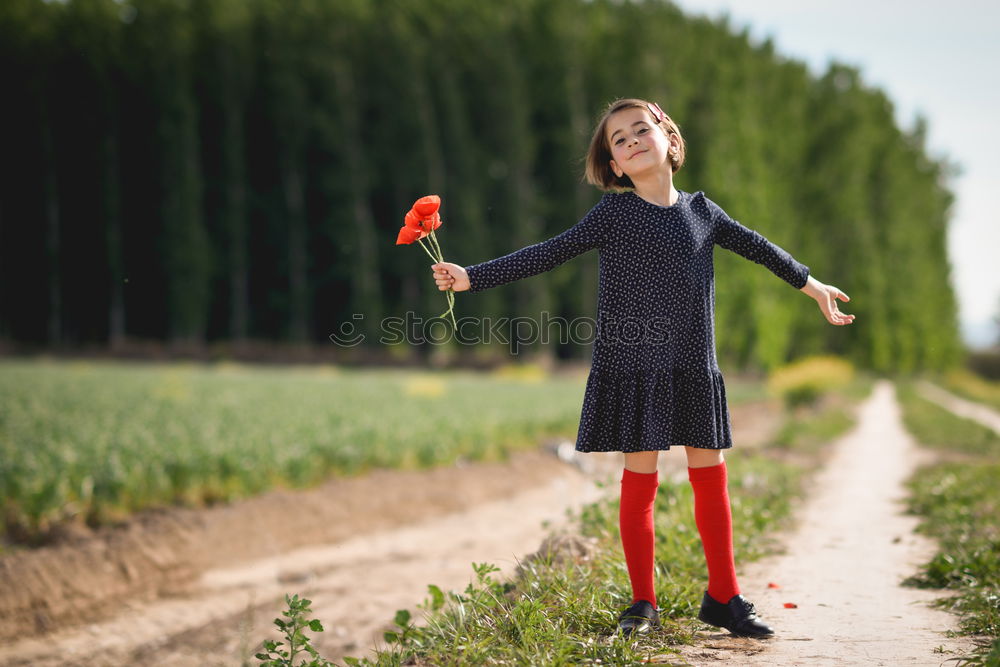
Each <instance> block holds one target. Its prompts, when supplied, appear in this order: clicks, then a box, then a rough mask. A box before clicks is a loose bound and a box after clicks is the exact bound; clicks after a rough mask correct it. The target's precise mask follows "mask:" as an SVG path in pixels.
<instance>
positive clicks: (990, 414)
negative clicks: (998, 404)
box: [919, 382, 1000, 433]
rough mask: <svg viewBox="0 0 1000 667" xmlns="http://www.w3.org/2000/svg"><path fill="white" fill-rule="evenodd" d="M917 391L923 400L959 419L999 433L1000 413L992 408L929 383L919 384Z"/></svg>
mask: <svg viewBox="0 0 1000 667" xmlns="http://www.w3.org/2000/svg"><path fill="white" fill-rule="evenodd" d="M919 390H920V393H921V394H923V396H924V398H926V399H928V400H930V401H934V402H935V403H937V404H938V405H940V406H942V407H944V408H946V409H948V410H950V411H951V412H954V413H955V414H956V415H958V416H959V417H965V418H966V419H971V420H972V421H975V422H978V423H980V424H982V425H983V426H985V427H986V428H991V429H993V430H994V431H996V432H997V433H1000V413H998V412H997V411H996V410H994V409H993V408H991V407H989V406H987V405H983V404H982V403H975V402H973V401H968V400H966V399H964V398H960V397H958V396H956V395H955V394H952V393H951V392H948V391H945V390H944V389H942V388H941V387H939V386H937V385H936V384H931V383H930V382H921V383H920V385H919Z"/></svg>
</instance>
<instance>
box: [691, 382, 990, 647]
mask: <svg viewBox="0 0 1000 667" xmlns="http://www.w3.org/2000/svg"><path fill="white" fill-rule="evenodd" d="M832 447H833V448H834V452H833V453H832V456H831V457H830V459H829V461H828V463H827V464H826V466H825V468H824V469H823V470H822V471H820V472H819V473H818V474H817V475H816V477H815V478H814V479H813V481H812V482H811V486H812V493H811V494H810V495H809V497H808V498H807V499H806V500H805V502H804V504H803V505H802V506H801V507H800V508H799V510H798V512H797V513H796V520H797V521H796V525H797V528H796V529H795V530H794V531H793V532H792V533H791V534H790V535H788V536H787V538H786V539H785V540H784V544H785V551H784V553H783V554H781V555H778V556H774V557H770V558H767V559H764V560H762V561H759V562H757V563H753V564H750V565H748V566H747V567H746V568H743V571H742V572H741V573H740V574H741V576H740V581H741V584H742V587H743V593H744V594H745V595H746V596H747V598H749V599H750V600H751V601H753V602H755V603H756V606H757V610H758V612H759V613H760V615H761V617H762V618H764V619H765V620H766V621H768V622H769V623H770V624H771V625H772V627H774V628H775V632H776V636H775V637H773V638H772V639H770V640H765V641H761V640H753V639H739V638H734V637H732V636H731V635H729V634H728V633H726V632H721V633H720V632H703V633H701V637H702V641H701V642H700V644H699V645H697V646H693V647H687V648H685V649H684V656H685V657H686V658H687V659H688V660H691V661H692V662H693V663H694V664H699V665H700V664H705V663H710V662H713V661H717V660H723V661H727V662H731V663H734V664H740V665H774V664H779V665H810V666H817V665H893V666H895V665H939V664H942V663H944V661H945V660H947V659H948V658H951V657H955V656H959V655H966V654H968V653H969V652H971V650H972V649H973V644H972V641H971V639H969V638H967V637H956V638H948V637H946V636H945V632H946V631H947V630H949V629H956V628H957V622H956V618H955V617H954V616H952V615H951V614H949V613H947V612H945V611H940V610H936V609H931V608H930V607H929V606H928V603H929V602H930V601H932V600H934V599H936V598H939V597H945V596H947V595H948V594H947V593H945V592H939V591H930V590H921V589H915V588H908V587H903V586H901V585H900V583H901V582H902V580H903V579H905V578H906V577H907V576H910V575H912V574H915V573H916V572H917V570H918V567H919V566H920V565H921V564H922V563H924V562H926V561H927V560H929V559H930V558H931V557H932V556H933V555H934V553H935V551H936V546H935V543H934V542H933V541H932V540H930V539H929V538H926V537H924V536H921V535H918V534H916V533H914V529H915V528H916V526H917V524H918V518H917V517H914V516H907V515H904V514H902V511H903V504H902V501H903V500H904V499H905V496H906V490H905V487H904V482H905V481H906V480H907V479H908V478H909V477H910V475H911V474H912V473H913V471H914V470H915V469H916V467H917V466H918V465H919V464H920V463H922V462H924V461H929V460H932V455H931V454H930V453H928V452H927V451H925V450H920V449H918V447H917V444H916V442H915V441H914V440H913V438H912V437H911V436H910V434H909V433H907V432H906V430H905V429H904V427H903V423H902V419H901V410H900V406H899V404H898V402H897V401H896V398H895V395H894V388H893V385H892V384H891V383H890V382H889V381H888V380H879V381H878V382H877V383H876V385H875V388H874V391H873V393H872V395H871V397H870V398H869V399H868V400H867V401H866V402H865V403H864V404H862V405H861V406H860V408H859V410H858V423H857V424H856V426H855V428H854V429H852V430H851V431H850V432H849V433H847V434H846V435H844V436H842V437H841V438H839V439H838V440H837V441H835V442H834V443H833V444H832ZM769 582H775V583H777V584H779V585H780V586H781V588H780V589H773V588H768V583H769ZM786 602H789V603H794V604H797V605H798V607H797V608H785V607H784V603H786Z"/></svg>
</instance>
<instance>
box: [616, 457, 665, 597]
mask: <svg viewBox="0 0 1000 667" xmlns="http://www.w3.org/2000/svg"><path fill="white" fill-rule="evenodd" d="M658 457H659V452H656V451H652V452H630V453H626V454H625V469H624V470H623V471H622V487H621V488H622V491H621V494H622V495H621V504H620V506H619V510H618V522H619V528H620V530H621V536H622V548H623V549H624V551H625V564H626V565H627V566H628V575H629V580H630V581H631V582H632V603H633V604H634V603H636V602H638V601H639V600H646V601H647V602H649V603H650V604H652V605H653V607H656V594H655V593H654V588H653V543H654V539H653V538H654V534H653V502H654V501H655V500H656V489H657V487H658V486H659V481H660V480H659V474H658V473H657V471H656V462H657V459H658Z"/></svg>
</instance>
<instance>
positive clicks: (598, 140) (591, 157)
mask: <svg viewBox="0 0 1000 667" xmlns="http://www.w3.org/2000/svg"><path fill="white" fill-rule="evenodd" d="M651 104H652V102H647V101H646V100H640V99H638V98H634V97H629V98H626V99H620V100H615V101H614V102H612V103H611V104H609V105H608V108H607V109H606V110H605V111H604V115H603V116H601V120H599V121H598V122H597V127H596V128H595V129H594V136H593V137H591V139H590V148H589V149H588V150H587V171H586V173H585V174H584V177H585V178H586V180H587V182H588V183H591V184H593V185H596V186H597V187H599V188H600V189H602V190H614V189H620V188H634V187H635V184H634V183H632V179H631V178H629V177H628V176H626V175H624V174H622V175H621V176H620V177H619V176H616V175H615V172H613V171H612V170H611V164H610V163H611V147H610V146H609V145H608V138H607V136H605V135H606V134H607V131H608V119H609V118H611V115H612V114H614V113H617V112H619V111H622V110H623V109H633V108H635V109H645V110H646V111H648V112H650V115H651V116H653V122H654V123H655V124H656V125H657V126H658V127H659V128H660V129H661V130H662V131H663V134H665V135H667V136H668V137H669V136H670V135H671V134H676V135H677V138H678V139H679V140H680V143H681V145H680V148H679V149H678V151H677V159H676V160H673V161H672V162H671V165H670V166H671V169H672V170H673V173H675V174H676V173H677V171H678V170H679V169H680V168H681V165H683V164H684V153H685V146H684V137H682V136H681V130H680V128H679V127H677V123H675V122H674V121H673V120H672V119H671V118H670V116H668V115H667V114H663V120H657V119H656V116H655V114H653V113H652V111H650V105H651ZM656 108H657V109H658V108H659V107H656Z"/></svg>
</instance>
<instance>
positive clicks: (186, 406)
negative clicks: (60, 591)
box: [0, 360, 584, 541]
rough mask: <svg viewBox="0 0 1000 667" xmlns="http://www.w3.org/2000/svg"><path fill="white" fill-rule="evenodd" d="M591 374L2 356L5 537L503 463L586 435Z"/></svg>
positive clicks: (0, 492) (0, 488) (0, 494)
mask: <svg viewBox="0 0 1000 667" xmlns="http://www.w3.org/2000/svg"><path fill="white" fill-rule="evenodd" d="M583 389H584V380H583V378H580V377H574V378H552V377H546V376H545V375H544V374H542V373H540V372H530V370H529V371H528V372H524V371H519V372H518V371H515V372H510V371H504V372H494V373H465V372H440V373H426V372H413V371H401V370H347V369H342V368H338V367H332V366H322V367H255V366H241V365H234V364H217V365H214V366H207V365H193V364H139V363H110V362H82V361H71V362H62V361H13V360H5V361H2V362H0V502H2V505H0V507H2V510H3V518H4V525H5V532H6V539H7V540H8V541H10V540H14V541H32V540H34V539H36V538H38V537H40V536H43V535H44V534H45V532H46V531H47V530H48V529H50V528H51V527H52V526H53V525H55V524H56V523H58V522H61V521H66V520H77V521H86V522H88V523H90V524H92V525H93V524H99V523H103V522H106V521H109V520H115V519H118V518H121V517H123V516H125V515H127V514H129V513H130V512H133V511H135V510H138V509H142V508H148V507H155V506H158V505H164V504H187V505H194V506H197V505H202V504H210V503H214V502H219V501H225V500H230V499H234V498H239V497H244V496H248V495H251V494H256V493H259V492H262V491H264V490H266V489H270V488H274V487H278V486H289V487H300V486H308V485H311V484H314V483H317V482H319V481H321V480H323V479H325V478H327V477H330V476H336V475H353V474H357V473H360V472H363V471H364V470H365V469H368V468H373V467H394V468H399V467H403V468H407V467H408V468H414V467H425V466H432V465H438V464H443V463H450V462H454V461H455V460H456V459H459V458H465V459H469V460H496V459H499V458H503V457H504V456H505V454H506V452H508V451H510V450H512V449H516V448H518V447H529V446H537V445H538V443H539V441H540V440H541V439H542V438H544V437H548V436H557V435H558V436H563V437H572V436H573V435H574V434H575V432H576V426H577V423H578V419H579V410H580V404H581V401H582V397H583Z"/></svg>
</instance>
